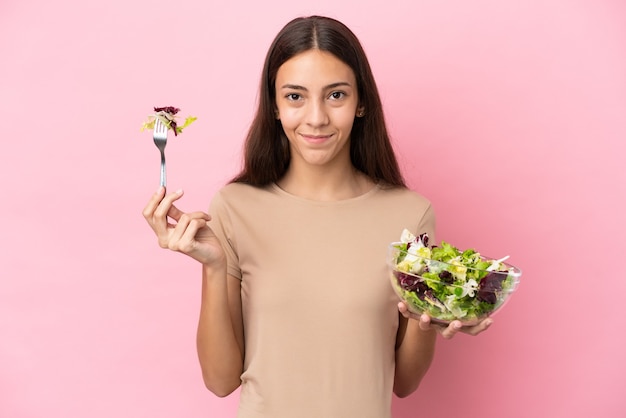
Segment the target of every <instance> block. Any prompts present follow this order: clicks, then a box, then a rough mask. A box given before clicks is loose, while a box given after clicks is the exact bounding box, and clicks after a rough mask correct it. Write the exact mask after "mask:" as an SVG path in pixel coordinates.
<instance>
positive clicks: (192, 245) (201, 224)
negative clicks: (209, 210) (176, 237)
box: [178, 218, 207, 254]
mask: <svg viewBox="0 0 626 418" xmlns="http://www.w3.org/2000/svg"><path fill="white" fill-rule="evenodd" d="M206 225H207V224H206V221H205V220H204V219H201V218H194V219H191V220H190V221H189V224H188V225H187V228H185V231H184V233H183V236H182V237H181V239H180V246H179V249H178V250H179V251H181V252H183V253H185V254H191V253H192V252H193V251H194V250H195V249H196V244H197V243H198V241H197V240H196V235H197V234H198V232H199V231H200V229H201V228H205V227H206Z"/></svg>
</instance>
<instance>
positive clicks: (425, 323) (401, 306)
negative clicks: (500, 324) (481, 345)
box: [398, 302, 493, 340]
mask: <svg viewBox="0 0 626 418" xmlns="http://www.w3.org/2000/svg"><path fill="white" fill-rule="evenodd" d="M398 310H399V311H400V313H401V314H402V316H404V317H405V318H409V319H414V320H416V321H419V327H420V329H421V330H422V331H429V330H432V329H434V330H436V331H437V332H438V333H439V334H441V336H442V337H443V338H445V339H448V340H449V339H450V338H452V337H454V336H455V335H456V334H457V333H458V332H462V333H464V334H469V335H478V334H480V333H481V332H483V331H485V330H486V329H487V328H489V327H490V326H491V324H492V323H493V320H492V319H491V318H485V319H483V320H482V321H481V322H479V323H478V324H476V325H472V326H469V325H466V326H463V324H461V321H452V322H450V323H449V324H448V326H447V327H446V326H443V325H438V324H434V323H431V320H430V316H428V315H426V314H421V315H416V314H414V313H411V312H409V308H408V307H407V306H406V304H405V303H404V302H399V303H398Z"/></svg>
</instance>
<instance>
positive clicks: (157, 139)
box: [152, 118, 167, 187]
mask: <svg viewBox="0 0 626 418" xmlns="http://www.w3.org/2000/svg"><path fill="white" fill-rule="evenodd" d="M152 138H153V139H154V145H156V146H157V148H158V149H159V151H161V186H163V187H165V185H166V183H167V180H166V175H165V146H166V145H167V126H165V124H164V123H163V122H161V119H159V118H156V121H155V122H154V130H153V131H152Z"/></svg>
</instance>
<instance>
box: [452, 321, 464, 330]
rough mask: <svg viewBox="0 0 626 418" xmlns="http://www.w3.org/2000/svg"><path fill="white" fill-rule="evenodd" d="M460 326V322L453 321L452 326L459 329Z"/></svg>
mask: <svg viewBox="0 0 626 418" xmlns="http://www.w3.org/2000/svg"><path fill="white" fill-rule="evenodd" d="M462 326H463V325H461V323H459V322H455V323H454V328H455V329H461V327H462Z"/></svg>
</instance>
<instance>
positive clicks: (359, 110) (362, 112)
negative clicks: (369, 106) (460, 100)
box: [356, 106, 365, 118]
mask: <svg viewBox="0 0 626 418" xmlns="http://www.w3.org/2000/svg"><path fill="white" fill-rule="evenodd" d="M363 116H365V108H364V107H363V106H359V107H357V109H356V117H357V118H362V117H363Z"/></svg>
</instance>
